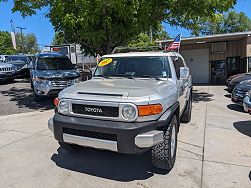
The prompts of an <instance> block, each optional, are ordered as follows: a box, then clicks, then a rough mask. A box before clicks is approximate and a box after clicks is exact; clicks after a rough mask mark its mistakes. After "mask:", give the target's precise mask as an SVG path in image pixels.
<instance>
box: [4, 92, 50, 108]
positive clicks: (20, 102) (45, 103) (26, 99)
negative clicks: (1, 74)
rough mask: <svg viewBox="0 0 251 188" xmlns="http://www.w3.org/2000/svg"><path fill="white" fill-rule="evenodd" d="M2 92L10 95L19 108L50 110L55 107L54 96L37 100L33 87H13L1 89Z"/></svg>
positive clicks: (7, 95)
mask: <svg viewBox="0 0 251 188" xmlns="http://www.w3.org/2000/svg"><path fill="white" fill-rule="evenodd" d="M0 93H1V94H2V95H4V96H6V97H9V98H10V99H9V100H10V101H14V102H16V104H17V106H18V108H29V109H34V110H38V109H40V110H50V109H53V108H54V104H53V99H52V98H44V99H43V100H41V101H38V102H36V101H35V100H34V97H33V91H32V89H31V88H16V87H12V88H10V89H8V90H2V91H0Z"/></svg>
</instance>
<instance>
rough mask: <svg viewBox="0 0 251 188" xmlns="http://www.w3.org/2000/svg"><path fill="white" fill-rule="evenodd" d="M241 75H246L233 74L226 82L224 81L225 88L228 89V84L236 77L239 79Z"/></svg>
mask: <svg viewBox="0 0 251 188" xmlns="http://www.w3.org/2000/svg"><path fill="white" fill-rule="evenodd" d="M243 74H246V73H241V74H235V75H233V76H230V77H229V78H228V79H227V81H226V86H227V87H228V85H229V84H230V82H231V81H232V80H233V79H235V78H237V77H240V76H242V75H243Z"/></svg>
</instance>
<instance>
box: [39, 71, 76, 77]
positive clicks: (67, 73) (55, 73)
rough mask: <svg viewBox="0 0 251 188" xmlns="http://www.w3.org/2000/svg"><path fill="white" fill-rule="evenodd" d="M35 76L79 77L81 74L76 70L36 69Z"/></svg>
mask: <svg viewBox="0 0 251 188" xmlns="http://www.w3.org/2000/svg"><path fill="white" fill-rule="evenodd" d="M34 76H36V77H40V78H78V77H80V74H79V72H78V71H76V70H36V71H35V72H34Z"/></svg>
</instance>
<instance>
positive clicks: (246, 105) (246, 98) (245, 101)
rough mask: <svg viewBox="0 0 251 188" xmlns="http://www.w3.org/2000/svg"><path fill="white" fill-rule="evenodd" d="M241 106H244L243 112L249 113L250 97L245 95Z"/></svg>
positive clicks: (250, 107) (250, 109)
mask: <svg viewBox="0 0 251 188" xmlns="http://www.w3.org/2000/svg"><path fill="white" fill-rule="evenodd" d="M243 108H244V110H245V112H249V113H251V101H250V98H249V97H248V96H246V97H245V98H244V99H243Z"/></svg>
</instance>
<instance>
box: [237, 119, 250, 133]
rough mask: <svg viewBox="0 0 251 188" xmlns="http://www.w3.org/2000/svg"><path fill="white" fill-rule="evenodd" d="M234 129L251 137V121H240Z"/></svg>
mask: <svg viewBox="0 0 251 188" xmlns="http://www.w3.org/2000/svg"><path fill="white" fill-rule="evenodd" d="M234 127H235V128H236V129H237V130H238V131H239V132H240V133H242V134H244V135H247V136H250V137H251V121H239V122H235V123H234Z"/></svg>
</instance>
